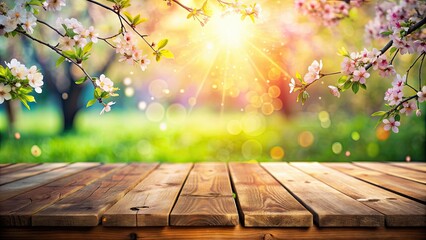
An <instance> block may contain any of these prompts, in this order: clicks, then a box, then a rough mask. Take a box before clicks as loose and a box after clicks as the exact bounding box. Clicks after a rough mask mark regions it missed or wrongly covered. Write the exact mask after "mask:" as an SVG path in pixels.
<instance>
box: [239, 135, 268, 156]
mask: <svg viewBox="0 0 426 240" xmlns="http://www.w3.org/2000/svg"><path fill="white" fill-rule="evenodd" d="M262 149H263V147H262V144H260V142H259V141H257V140H255V139H249V140H247V141H245V142H244V143H243V145H242V146H241V153H242V154H243V157H244V158H245V159H247V160H248V159H256V158H258V157H260V155H261V154H262Z"/></svg>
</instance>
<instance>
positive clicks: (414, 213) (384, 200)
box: [291, 162, 426, 227]
mask: <svg viewBox="0 0 426 240" xmlns="http://www.w3.org/2000/svg"><path fill="white" fill-rule="evenodd" d="M291 164H292V165H293V166H295V167H297V168H298V169H300V170H302V171H304V172H306V173H308V174H310V175H311V176H313V177H315V178H317V179H318V180H320V181H322V182H324V183H326V184H328V185H329V186H331V187H333V188H335V189H337V190H339V191H341V192H342V193H344V194H346V195H348V196H350V197H352V198H353V199H356V200H357V201H359V202H361V203H363V204H365V205H366V206H369V207H370V208H372V209H375V210H377V211H379V212H381V213H383V214H384V215H385V217H386V219H385V220H386V225H387V226H398V227H399V226H426V207H425V205H423V204H421V203H418V202H415V201H413V200H411V199H408V198H405V197H402V196H400V195H398V194H395V193H392V192H389V191H386V190H384V189H382V188H379V187H376V186H374V185H371V184H369V183H366V182H364V181H361V180H358V179H356V178H353V177H350V176H348V175H346V174H344V173H341V172H339V171H337V170H334V169H331V168H328V167H325V166H323V165H321V164H319V163H296V162H295V163H291Z"/></svg>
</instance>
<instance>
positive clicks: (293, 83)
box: [288, 78, 296, 93]
mask: <svg viewBox="0 0 426 240" xmlns="http://www.w3.org/2000/svg"><path fill="white" fill-rule="evenodd" d="M288 86H289V87H290V93H292V92H293V91H294V87H296V83H295V82H294V78H292V79H291V80H290V83H289V84H288Z"/></svg>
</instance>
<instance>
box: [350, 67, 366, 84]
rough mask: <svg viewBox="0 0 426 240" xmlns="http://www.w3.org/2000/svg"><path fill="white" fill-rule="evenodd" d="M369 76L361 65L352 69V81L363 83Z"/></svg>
mask: <svg viewBox="0 0 426 240" xmlns="http://www.w3.org/2000/svg"><path fill="white" fill-rule="evenodd" d="M369 77H370V73H368V72H367V71H366V70H365V68H363V67H361V68H359V69H357V70H355V71H354V78H353V81H354V82H358V81H359V82H360V83H361V84H365V80H366V79H367V78H369Z"/></svg>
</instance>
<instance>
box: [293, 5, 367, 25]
mask: <svg viewBox="0 0 426 240" xmlns="http://www.w3.org/2000/svg"><path fill="white" fill-rule="evenodd" d="M364 2H365V0H355V1H350V3H347V2H346V1H326V0H295V5H296V8H297V9H298V10H299V12H300V13H302V14H303V15H307V16H310V17H311V18H313V19H314V20H315V21H320V22H321V23H322V24H323V25H325V26H334V25H336V24H337V23H338V22H339V21H340V20H342V19H344V18H346V17H348V16H349V11H350V10H351V8H353V7H360V6H361V4H362V3H364Z"/></svg>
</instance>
